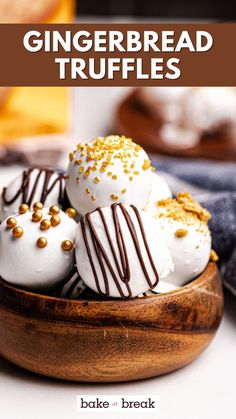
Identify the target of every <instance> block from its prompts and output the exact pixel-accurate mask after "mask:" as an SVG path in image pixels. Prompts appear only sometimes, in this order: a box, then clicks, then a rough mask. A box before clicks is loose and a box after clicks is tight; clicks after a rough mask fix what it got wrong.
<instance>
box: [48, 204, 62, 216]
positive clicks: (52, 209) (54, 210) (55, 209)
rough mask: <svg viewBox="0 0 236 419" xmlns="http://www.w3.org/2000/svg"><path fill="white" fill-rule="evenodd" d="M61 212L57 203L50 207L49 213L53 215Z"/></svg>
mask: <svg viewBox="0 0 236 419" xmlns="http://www.w3.org/2000/svg"><path fill="white" fill-rule="evenodd" d="M59 212H60V208H59V207H58V206H57V205H52V206H51V207H50V208H49V214H51V215H57V214H59Z"/></svg>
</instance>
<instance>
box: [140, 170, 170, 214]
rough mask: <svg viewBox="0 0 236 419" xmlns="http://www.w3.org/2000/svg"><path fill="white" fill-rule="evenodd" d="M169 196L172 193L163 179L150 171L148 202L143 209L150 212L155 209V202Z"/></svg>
mask: <svg viewBox="0 0 236 419" xmlns="http://www.w3.org/2000/svg"><path fill="white" fill-rule="evenodd" d="M170 197H172V193H171V190H170V188H169V186H168V184H167V182H166V181H165V179H164V178H163V177H162V176H160V175H158V174H157V173H152V186H151V194H150V198H149V200H148V204H147V205H146V207H145V208H144V209H145V210H146V211H148V212H151V213H152V212H153V210H154V211H155V207H156V203H157V202H158V201H160V200H161V199H167V198H170Z"/></svg>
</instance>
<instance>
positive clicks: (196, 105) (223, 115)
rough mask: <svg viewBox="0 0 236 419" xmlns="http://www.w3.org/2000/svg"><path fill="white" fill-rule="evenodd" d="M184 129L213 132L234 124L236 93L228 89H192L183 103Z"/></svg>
mask: <svg viewBox="0 0 236 419" xmlns="http://www.w3.org/2000/svg"><path fill="white" fill-rule="evenodd" d="M183 112H184V117H185V118H186V119H185V121H186V122H185V124H186V127H187V128H188V127H189V128H190V129H195V130H197V131H198V132H200V133H202V132H214V131H217V130H219V129H221V128H225V127H226V126H232V125H235V123H236V91H235V89H233V88H229V87H201V88H193V89H191V92H190V94H189V95H187V96H186V99H185V101H184V102H183Z"/></svg>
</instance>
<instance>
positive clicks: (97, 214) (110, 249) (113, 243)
mask: <svg viewBox="0 0 236 419" xmlns="http://www.w3.org/2000/svg"><path fill="white" fill-rule="evenodd" d="M75 255H76V263H77V269H78V272H79V274H80V276H81V278H82V279H83V281H84V282H85V283H86V285H87V286H88V287H89V288H91V289H92V290H93V291H95V292H97V293H99V294H102V295H106V296H109V297H116V298H128V297H136V296H138V295H139V294H142V293H143V292H146V291H147V290H148V289H150V288H153V287H154V286H155V285H156V283H157V281H158V278H157V277H158V276H159V280H160V281H161V280H162V279H163V278H164V277H165V276H166V275H168V274H169V272H170V270H171V269H172V268H173V266H172V261H171V257H170V252H169V250H168V248H167V246H166V245H165V243H163V240H162V238H161V232H160V227H159V225H158V223H156V221H155V220H154V219H152V217H150V216H149V215H148V214H146V213H145V212H144V211H142V210H138V209H137V208H136V207H133V206H128V205H125V206H124V205H123V204H113V205H111V206H109V207H105V208H98V209H97V210H96V211H94V212H93V213H91V214H87V215H86V216H85V217H84V218H83V219H82V220H80V223H79V225H78V230H77V234H76V245H75Z"/></svg>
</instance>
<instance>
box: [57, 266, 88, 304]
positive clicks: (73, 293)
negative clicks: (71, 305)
mask: <svg viewBox="0 0 236 419" xmlns="http://www.w3.org/2000/svg"><path fill="white" fill-rule="evenodd" d="M86 288H87V287H86V285H85V283H84V281H83V280H82V279H81V278H80V276H79V274H78V272H77V270H76V272H73V273H72V275H71V277H70V278H69V279H68V280H67V281H66V282H65V284H63V285H62V286H61V287H60V288H59V289H57V290H55V292H54V294H53V295H54V296H55V297H60V298H69V299H71V300H77V299H78V298H79V297H80V296H81V294H82V293H83V291H84V290H85V289H86Z"/></svg>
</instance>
